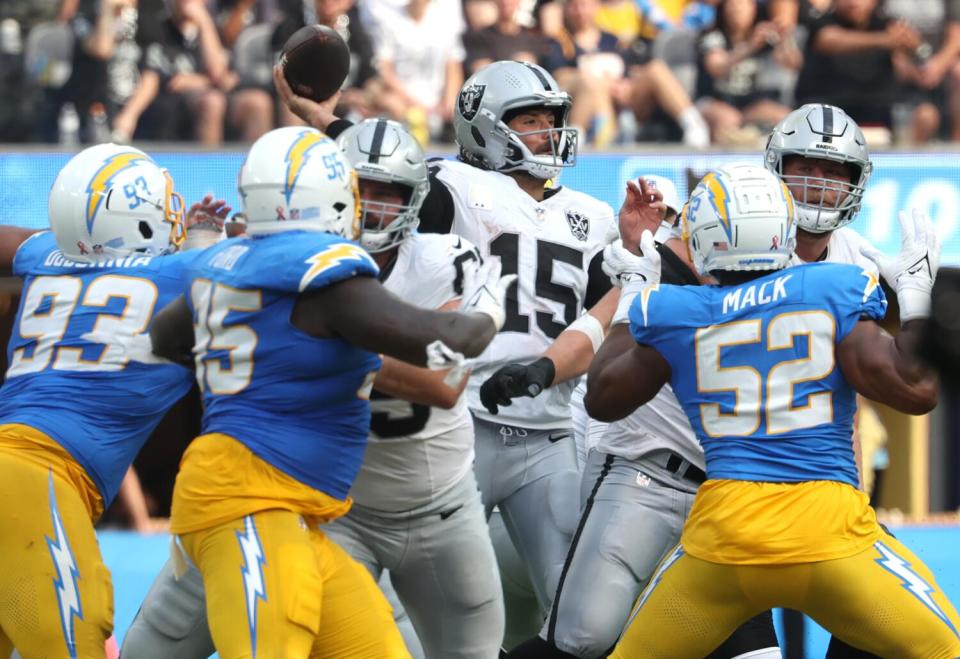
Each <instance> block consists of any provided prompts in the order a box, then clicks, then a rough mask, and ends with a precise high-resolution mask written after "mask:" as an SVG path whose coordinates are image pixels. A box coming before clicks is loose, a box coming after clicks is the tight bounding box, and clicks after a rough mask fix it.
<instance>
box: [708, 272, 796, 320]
mask: <svg viewBox="0 0 960 659" xmlns="http://www.w3.org/2000/svg"><path fill="white" fill-rule="evenodd" d="M791 277H793V275H783V276H781V277H777V278H776V279H774V280H773V281H765V282H763V283H762V284H760V285H759V286H757V285H756V284H753V285H752V286H741V287H740V288H737V289H735V290H733V291H731V292H729V293H727V294H726V295H724V296H723V313H728V312H730V311H740V310H741V309H748V308H750V307H755V306H757V305H758V304H769V303H771V302H776V301H777V300H782V299H783V298H785V297H787V289H786V285H787V281H789V279H790V278H791ZM771 288H772V291H771V290H770V289H771Z"/></svg>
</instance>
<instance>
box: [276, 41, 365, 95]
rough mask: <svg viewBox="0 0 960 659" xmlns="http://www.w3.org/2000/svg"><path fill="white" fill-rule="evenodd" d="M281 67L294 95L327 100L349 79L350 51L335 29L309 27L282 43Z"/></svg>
mask: <svg viewBox="0 0 960 659" xmlns="http://www.w3.org/2000/svg"><path fill="white" fill-rule="evenodd" d="M280 67H281V68H282V69H283V75H284V77H285V78H286V79H287V83H288V84H289V85H290V88H291V89H292V90H293V92H294V93H295V94H297V95H298V96H304V97H306V98H309V99H311V100H314V101H317V102H320V101H325V100H327V99H328V98H330V97H331V96H333V95H334V94H335V93H336V92H337V90H338V89H340V87H341V86H342V85H343V81H344V80H346V79H347V73H349V71H350V50H349V49H348V48H347V44H346V43H345V42H344V41H343V39H342V38H341V37H340V35H339V34H337V32H336V30H333V29H332V28H329V27H327V26H326V25H306V26H304V27H302V28H300V29H299V30H297V31H296V32H294V33H293V34H292V35H291V36H290V38H289V39H287V42H286V43H285V44H283V49H282V50H281V51H280Z"/></svg>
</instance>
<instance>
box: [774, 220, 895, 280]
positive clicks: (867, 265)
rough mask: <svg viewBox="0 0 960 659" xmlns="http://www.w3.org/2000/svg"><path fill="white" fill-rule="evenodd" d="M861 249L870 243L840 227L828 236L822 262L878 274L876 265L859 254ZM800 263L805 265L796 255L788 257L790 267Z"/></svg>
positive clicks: (853, 232)
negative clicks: (844, 264)
mask: <svg viewBox="0 0 960 659" xmlns="http://www.w3.org/2000/svg"><path fill="white" fill-rule="evenodd" d="M861 247H871V245H870V242H869V241H868V240H867V239H866V238H864V237H863V236H861V235H860V234H859V233H857V232H856V231H854V230H853V229H851V228H850V227H840V228H839V229H837V230H835V231H834V232H833V233H832V234H830V241H829V242H828V243H827V257H826V258H825V259H824V261H826V262H828V263H849V264H851V265H858V266H860V267H861V268H863V269H864V270H867V271H868V272H872V273H874V274H879V273H880V271H879V269H878V268H877V264H876V263H874V262H873V261H871V260H870V259H868V258H867V257H866V256H864V255H863V254H861V253H860V248H861ZM801 263H806V261H804V260H802V259H801V258H800V257H799V256H797V255H796V253H794V254H793V256H791V257H790V265H799V264H801Z"/></svg>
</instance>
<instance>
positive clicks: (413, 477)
mask: <svg viewBox="0 0 960 659" xmlns="http://www.w3.org/2000/svg"><path fill="white" fill-rule="evenodd" d="M477 259H478V254H477V250H476V249H475V248H474V246H473V245H472V244H470V243H469V242H468V241H466V240H464V239H462V238H461V237H460V236H455V235H442V234H419V233H414V234H413V235H411V236H410V237H409V238H408V239H407V240H406V241H405V242H403V243H402V244H401V245H400V248H399V251H398V253H397V258H396V261H395V262H394V264H393V266H392V268H391V269H390V270H389V274H388V275H387V278H386V280H385V281H384V286H385V287H386V288H387V290H389V291H390V292H391V293H394V294H396V295H397V296H398V297H400V298H401V299H402V300H404V301H406V302H409V303H410V304H413V305H416V306H418V307H421V308H424V309H437V308H439V307H441V306H443V305H445V304H447V303H448V302H450V301H452V300H455V299H457V298H459V297H461V295H462V293H463V265H464V263H465V262H467V261H471V260H472V261H476V260H477ZM370 407H371V413H372V416H371V421H370V438H369V440H370V441H369V443H368V445H367V451H366V453H365V454H364V458H363V465H362V466H361V467H360V473H359V474H358V475H357V479H356V481H355V482H354V484H353V487H352V488H351V489H350V495H351V496H352V497H353V498H354V500H355V501H356V502H357V503H358V504H360V505H362V506H365V507H369V508H374V509H377V510H384V511H390V512H396V511H402V510H410V509H412V508H416V507H419V506H421V505H423V504H425V503H427V502H429V501H431V500H432V499H433V498H434V497H435V496H437V495H439V494H441V493H442V492H444V491H445V490H446V489H447V488H449V487H450V486H452V485H454V484H455V483H457V482H459V481H460V480H461V479H462V478H463V476H464V474H466V473H467V471H469V470H470V469H471V466H472V464H473V421H472V419H471V418H470V411H469V409H468V408H467V402H466V399H465V397H463V396H461V397H460V400H459V401H457V404H456V405H455V406H454V407H453V408H452V409H449V410H445V409H442V408H438V407H429V406H426V405H417V404H414V403H409V402H407V401H404V400H398V399H395V398H390V397H387V396H384V395H383V394H380V393H379V392H377V391H376V390H374V391H373V394H372V395H371V398H370Z"/></svg>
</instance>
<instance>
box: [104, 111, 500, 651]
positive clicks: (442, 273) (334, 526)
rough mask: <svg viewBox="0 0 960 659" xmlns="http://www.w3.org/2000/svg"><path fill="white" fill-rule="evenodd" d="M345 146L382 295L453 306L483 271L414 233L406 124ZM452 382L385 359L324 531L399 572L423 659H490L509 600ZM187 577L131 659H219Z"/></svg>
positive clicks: (373, 568)
mask: <svg viewBox="0 0 960 659" xmlns="http://www.w3.org/2000/svg"><path fill="white" fill-rule="evenodd" d="M338 142H339V143H340V145H341V147H342V148H343V149H344V151H345V153H346V154H347V157H348V158H349V159H350V161H351V163H353V165H354V167H355V169H356V170H357V174H358V178H359V180H360V191H361V204H360V206H361V209H362V214H361V221H362V223H363V227H364V229H363V232H362V234H361V239H360V240H361V244H362V245H363V246H364V247H365V248H366V249H367V250H368V251H369V252H370V253H371V254H372V255H373V257H374V259H375V260H376V261H377V263H378V265H379V267H380V269H381V274H380V276H381V280H382V281H383V284H384V286H385V287H386V288H387V289H388V290H389V291H391V292H392V293H394V294H396V295H397V296H398V297H400V298H402V299H404V300H405V301H407V302H410V303H412V304H416V305H418V306H422V307H424V308H431V309H444V308H455V307H457V306H458V305H459V302H460V296H461V294H462V292H463V289H462V286H463V278H464V268H467V267H471V265H477V264H479V254H478V252H477V250H476V249H475V248H474V247H473V245H471V244H470V243H469V242H468V241H466V240H464V239H463V238H461V237H459V236H454V235H438V234H419V233H416V232H415V228H416V226H417V223H418V218H417V213H418V211H419V209H420V206H421V204H422V202H423V199H424V197H425V196H426V194H427V189H428V186H429V183H428V178H427V168H426V164H425V161H424V156H423V152H422V151H421V149H420V147H419V145H417V143H416V140H415V139H414V138H413V137H412V136H411V135H410V134H409V133H408V132H407V131H406V130H405V129H404V128H403V127H402V126H401V125H400V124H398V123H396V122H392V121H387V120H384V119H369V120H366V121H364V122H362V123H360V124H357V125H355V126H352V127H350V128H347V129H346V130H344V131H343V132H342V133H340V135H339V137H338ZM444 376H445V374H444V373H443V372H431V371H427V370H426V369H418V368H415V367H411V366H409V365H406V364H403V363H400V362H398V361H396V360H392V359H389V358H384V364H383V367H382V368H381V371H380V372H379V373H378V375H377V379H376V381H375V382H374V390H373V394H372V396H371V407H372V420H371V430H370V438H369V444H368V446H367V449H366V453H365V455H364V462H363V464H362V466H361V469H360V473H359V474H358V476H357V479H356V481H355V482H354V485H353V487H352V488H351V490H350V496H351V497H352V498H353V500H354V504H353V507H352V508H351V510H350V512H349V513H348V514H347V515H345V516H344V517H342V518H339V519H337V520H336V521H335V522H333V523H331V524H329V525H327V526H326V527H325V529H324V530H325V531H326V533H327V534H328V535H329V536H330V537H331V538H333V539H334V540H335V541H336V542H337V543H338V544H340V545H341V546H342V547H343V548H344V549H346V550H347V552H348V553H350V555H351V556H352V557H353V558H354V559H355V560H357V561H358V562H360V563H361V564H363V565H364V566H366V567H367V569H369V570H370V572H371V573H372V574H373V575H374V577H375V578H379V577H380V576H381V573H382V572H383V571H384V570H385V569H386V570H388V571H389V578H390V581H391V583H392V585H393V588H394V590H395V591H396V593H397V595H398V597H399V599H400V602H401V603H402V604H403V608H404V609H405V610H406V613H407V615H408V616H409V617H410V621H411V622H412V624H413V629H414V630H415V632H416V634H415V638H413V639H411V638H410V637H409V636H408V635H407V634H405V635H404V636H405V640H406V641H407V644H408V646H410V649H411V652H412V653H414V655H415V656H425V657H427V658H428V659H429V658H433V657H464V658H467V657H471V658H476V659H489V658H490V657H496V656H497V654H498V652H499V647H500V642H501V639H502V637H503V630H504V610H503V597H502V592H501V589H500V583H499V578H498V572H497V564H496V558H495V555H494V551H493V545H492V542H491V540H490V534H489V531H488V529H487V522H486V516H485V514H484V509H483V505H482V503H481V500H480V493H479V491H478V489H477V483H476V479H475V477H474V474H473V469H472V466H473V459H474V454H473V424H472V419H471V416H470V413H469V410H468V408H467V405H466V402H465V400H464V398H463V396H462V395H461V394H462V391H463V388H464V387H465V385H466V382H465V378H463V379H462V381H461V382H459V383H455V384H454V385H447V384H445V383H444V382H443V378H444ZM191 572H192V574H187V575H185V576H184V577H183V578H181V579H180V580H175V579H174V578H173V572H172V570H171V569H164V571H163V572H162V573H161V575H160V577H158V583H156V584H155V585H154V587H153V589H152V590H151V594H150V595H148V597H147V598H146V600H145V602H144V605H143V608H142V609H141V612H140V613H139V614H138V617H137V620H135V622H134V624H133V626H132V627H131V630H130V632H129V633H128V635H127V638H126V639H125V640H124V646H123V653H124V654H125V656H131V657H161V656H165V657H169V656H176V657H178V658H183V659H193V658H199V657H206V656H208V655H209V653H210V652H211V651H212V647H213V646H212V643H211V642H210V640H209V632H208V631H207V629H206V627H205V625H202V624H196V623H197V621H196V620H186V616H184V615H180V612H182V611H183V610H186V609H191V610H192V609H193V608H195V607H192V602H196V601H199V600H201V599H202V597H203V589H202V583H200V581H199V579H198V578H195V577H196V576H198V575H197V573H196V571H195V570H191ZM199 608H200V610H201V611H202V606H200V607H199ZM171 614H172V615H171ZM200 622H202V621H200ZM420 648H422V655H420Z"/></svg>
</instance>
